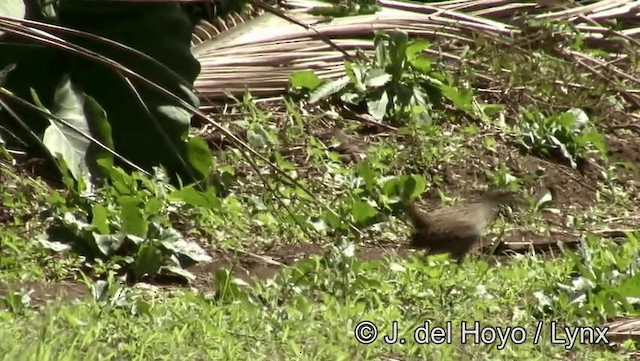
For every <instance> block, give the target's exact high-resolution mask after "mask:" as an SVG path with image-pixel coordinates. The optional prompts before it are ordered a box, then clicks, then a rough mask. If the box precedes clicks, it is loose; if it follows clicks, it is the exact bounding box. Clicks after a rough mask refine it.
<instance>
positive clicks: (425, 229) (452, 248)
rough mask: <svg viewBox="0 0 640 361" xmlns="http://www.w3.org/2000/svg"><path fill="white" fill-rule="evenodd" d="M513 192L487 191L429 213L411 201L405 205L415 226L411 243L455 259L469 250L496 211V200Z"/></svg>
mask: <svg viewBox="0 0 640 361" xmlns="http://www.w3.org/2000/svg"><path fill="white" fill-rule="evenodd" d="M513 201H514V195H513V193H511V192H506V191H490V192H487V193H485V194H484V195H483V196H482V197H480V199H479V200H477V201H475V202H473V203H469V204H465V205H458V206H453V207H446V208H441V209H438V210H435V211H432V212H429V213H425V212H423V211H421V210H420V209H419V208H418V207H417V206H416V204H415V202H414V203H412V204H411V206H410V207H409V219H410V220H411V222H412V223H413V225H414V226H415V231H414V233H413V236H412V240H411V246H412V247H415V248H428V249H429V253H433V254H435V253H449V254H450V255H451V257H452V258H454V259H456V260H457V261H458V262H460V261H461V259H462V258H463V257H464V256H465V255H467V254H468V253H469V251H471V249H472V248H473V247H474V246H475V245H476V244H477V243H478V241H479V240H480V238H481V237H482V232H483V231H484V229H485V227H486V226H487V224H489V222H491V221H492V220H493V218H494V217H495V215H496V211H497V209H496V208H497V206H498V205H499V204H509V203H512V202H513Z"/></svg>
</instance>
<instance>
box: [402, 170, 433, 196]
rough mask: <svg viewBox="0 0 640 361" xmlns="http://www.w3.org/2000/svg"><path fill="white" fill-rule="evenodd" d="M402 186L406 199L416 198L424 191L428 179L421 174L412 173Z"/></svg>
mask: <svg viewBox="0 0 640 361" xmlns="http://www.w3.org/2000/svg"><path fill="white" fill-rule="evenodd" d="M402 187H403V192H402V193H403V197H404V199H408V200H409V199H414V198H416V197H418V196H419V195H420V194H422V192H424V190H425V189H426V187H427V181H426V180H425V179H424V177H423V176H421V175H417V174H412V175H410V176H408V177H406V179H404V183H403V184H402Z"/></svg>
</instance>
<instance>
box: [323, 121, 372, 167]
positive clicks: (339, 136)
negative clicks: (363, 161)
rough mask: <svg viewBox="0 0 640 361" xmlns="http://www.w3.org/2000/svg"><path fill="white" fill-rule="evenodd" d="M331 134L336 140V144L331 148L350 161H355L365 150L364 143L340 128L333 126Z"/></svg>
mask: <svg viewBox="0 0 640 361" xmlns="http://www.w3.org/2000/svg"><path fill="white" fill-rule="evenodd" d="M332 136H333V138H335V139H336V140H337V141H338V144H337V145H335V146H333V147H331V148H332V149H334V150H335V151H337V152H338V153H340V154H342V155H344V156H345V157H346V158H348V159H350V160H352V161H357V160H358V159H360V158H361V157H362V156H363V155H364V154H366V152H367V148H366V145H365V144H364V143H362V142H361V141H359V140H357V139H354V138H352V137H350V136H348V135H347V134H346V133H345V132H344V131H343V130H342V129H340V128H335V129H334V130H333V132H332Z"/></svg>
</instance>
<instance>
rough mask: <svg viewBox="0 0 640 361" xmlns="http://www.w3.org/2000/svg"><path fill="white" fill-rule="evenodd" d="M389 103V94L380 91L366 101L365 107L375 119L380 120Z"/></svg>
mask: <svg viewBox="0 0 640 361" xmlns="http://www.w3.org/2000/svg"><path fill="white" fill-rule="evenodd" d="M388 105H389V96H388V95H387V92H386V91H381V92H380V94H379V97H377V98H374V97H373V96H372V97H371V98H370V99H369V100H368V101H367V109H368V111H369V114H371V115H372V116H373V117H374V118H375V119H376V120H377V121H382V120H383V119H384V116H385V114H386V113H387V106H388Z"/></svg>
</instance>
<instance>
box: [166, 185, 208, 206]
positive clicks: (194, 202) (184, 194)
mask: <svg viewBox="0 0 640 361" xmlns="http://www.w3.org/2000/svg"><path fill="white" fill-rule="evenodd" d="M169 199H172V200H179V201H182V202H185V203H187V204H189V205H191V206H195V207H203V208H206V209H216V208H219V207H220V200H219V199H218V197H217V196H216V194H215V190H214V189H212V188H208V189H206V190H205V191H202V192H201V191H198V190H197V189H195V188H194V187H193V186H189V187H185V188H182V189H180V190H177V191H175V192H172V193H171V194H169Z"/></svg>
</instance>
